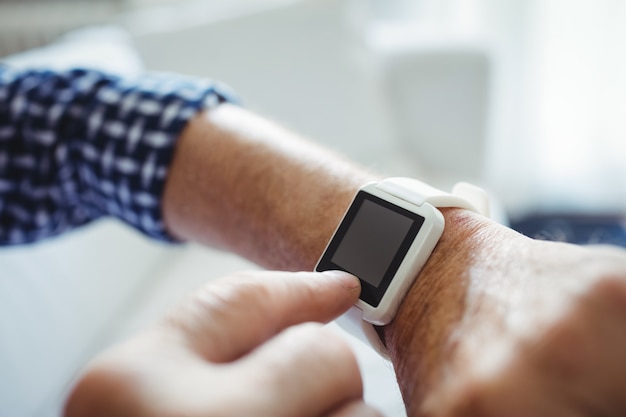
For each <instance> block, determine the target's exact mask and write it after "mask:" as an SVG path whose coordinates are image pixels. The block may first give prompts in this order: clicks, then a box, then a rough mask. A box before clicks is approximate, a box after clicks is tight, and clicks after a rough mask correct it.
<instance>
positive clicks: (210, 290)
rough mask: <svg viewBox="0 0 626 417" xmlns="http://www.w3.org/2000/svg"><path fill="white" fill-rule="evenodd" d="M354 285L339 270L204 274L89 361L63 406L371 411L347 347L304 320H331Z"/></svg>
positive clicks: (188, 412) (343, 415)
mask: <svg viewBox="0 0 626 417" xmlns="http://www.w3.org/2000/svg"><path fill="white" fill-rule="evenodd" d="M359 291H360V288H359V282H358V281H357V280H356V279H355V278H354V277H353V276H351V275H348V274H343V273H323V274H317V273H312V272H309V273H304V272H303V273H280V272H266V273H262V272H254V273H239V274H236V275H233V276H229V277H226V278H223V279H221V280H217V281H215V282H212V283H210V284H209V285H207V286H206V287H204V288H202V289H200V290H198V291H197V292H196V293H194V294H193V295H191V296H190V297H189V299H187V300H185V301H184V302H182V303H181V304H180V306H179V307H178V308H177V309H175V310H174V311H172V312H171V313H170V314H169V315H168V316H166V317H165V318H164V319H163V320H162V321H161V322H159V323H158V324H157V325H156V326H154V327H153V328H151V329H148V330H147V331H145V332H144V333H143V334H140V335H138V336H136V337H134V338H133V339H131V340H129V341H127V342H125V343H123V344H121V345H119V346H117V347H114V348H112V349H110V350H109V351H107V352H106V353H104V354H103V355H101V356H100V357H99V358H97V359H96V360H95V361H93V362H92V363H91V364H90V366H89V368H88V369H87V372H86V373H85V374H84V376H83V377H82V379H81V381H80V382H79V384H78V385H77V386H76V388H75V389H74V392H73V393H72V396H71V397H70V399H69V401H68V403H67V407H66V415H68V416H83V415H85V416H86V415H89V416H95V417H97V416H133V417H140V416H150V417H157V416H158V417H170V416H189V417H195V416H198V417H200V416H215V417H218V416H225V417H226V416H235V417H236V416H242V417H243V416H252V415H254V416H261V417H264V416H266V417H275V416H277V417H281V416H285V417H288V416H296V415H297V416H311V417H317V416H327V417H350V416H352V417H356V416H372V417H374V416H379V414H378V413H377V412H376V411H374V410H372V409H371V408H369V407H368V406H366V405H365V404H364V403H363V399H362V395H363V387H362V384H361V379H360V375H359V369H358V365H357V363H356V360H355V359H354V356H353V355H352V352H351V351H350V348H349V346H347V345H346V343H345V342H344V341H343V340H342V339H341V338H339V337H338V336H337V335H336V334H334V333H332V332H331V331H330V330H329V329H327V328H324V327H322V326H321V325H319V324H313V323H310V322H312V321H315V322H326V321H328V320H331V319H332V318H334V317H335V316H336V315H337V314H340V313H341V312H342V311H343V310H345V309H347V308H348V307H349V306H350V305H351V304H352V303H354V302H355V300H356V299H357V298H358V294H359ZM259 294H263V297H259ZM303 323H305V324H303Z"/></svg>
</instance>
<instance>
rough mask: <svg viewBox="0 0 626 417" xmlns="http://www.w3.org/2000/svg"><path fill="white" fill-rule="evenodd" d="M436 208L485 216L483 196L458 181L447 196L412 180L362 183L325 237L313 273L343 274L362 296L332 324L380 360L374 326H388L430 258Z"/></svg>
mask: <svg viewBox="0 0 626 417" xmlns="http://www.w3.org/2000/svg"><path fill="white" fill-rule="evenodd" d="M439 207H459V208H465V209H468V210H472V211H474V212H477V213H480V214H483V215H485V216H488V215H489V201H488V199H487V194H486V193H485V192H484V191H483V190H482V189H481V188H479V187H476V186H474V185H471V184H468V183H458V184H457V185H455V186H454V188H453V190H452V193H446V192H444V191H441V190H438V189H437V188H434V187H431V186H430V185H428V184H425V183H423V182H421V181H418V180H415V179H411V178H399V177H396V178H387V179H385V180H383V181H380V182H374V183H369V184H366V185H364V186H363V187H361V188H360V189H359V191H358V192H357V194H356V195H355V197H354V199H353V201H352V204H351V205H350V207H349V208H348V210H347V211H346V213H345V214H344V217H343V219H342V220H341V222H340V223H339V226H338V227H337V229H336V230H335V233H334V235H333V237H332V238H331V239H330V241H329V243H328V245H327V247H326V250H325V251H324V253H323V254H322V257H321V258H320V260H319V262H318V264H317V266H316V267H315V270H316V271H318V272H322V271H328V270H342V271H346V272H349V273H351V274H353V275H355V276H356V277H357V278H359V280H360V281H361V296H360V298H359V300H358V302H357V303H356V304H355V305H354V307H353V308H352V309H351V310H350V311H349V312H348V313H346V314H345V315H343V316H342V317H340V318H339V319H338V320H337V322H338V323H339V325H340V326H341V327H343V328H344V329H346V330H347V331H348V332H350V333H351V334H353V335H354V336H356V337H357V338H359V339H361V340H363V341H365V342H366V343H368V344H370V345H371V346H372V347H373V348H374V349H375V350H376V351H378V352H379V353H380V354H381V355H382V356H383V357H387V354H386V349H385V348H384V345H383V344H382V342H381V340H380V337H379V336H378V334H377V333H376V330H375V329H374V327H373V325H379V326H382V325H385V324H388V323H389V322H390V321H391V320H392V319H393V317H394V316H395V314H396V312H397V310H398V307H399V306H400V303H401V302H402V300H403V299H404V297H405V296H406V293H407V292H408V290H409V288H410V287H411V284H412V283H413V281H414V280H415V279H416V277H417V276H418V274H419V272H420V271H421V269H422V267H423V266H424V264H425V263H426V261H427V260H428V258H429V257H430V255H431V253H432V251H433V250H434V248H435V246H436V245H437V242H438V241H439V238H440V237H441V234H442V233H443V230H444V226H445V222H444V217H443V215H442V214H441V212H440V211H439V210H438V208H439Z"/></svg>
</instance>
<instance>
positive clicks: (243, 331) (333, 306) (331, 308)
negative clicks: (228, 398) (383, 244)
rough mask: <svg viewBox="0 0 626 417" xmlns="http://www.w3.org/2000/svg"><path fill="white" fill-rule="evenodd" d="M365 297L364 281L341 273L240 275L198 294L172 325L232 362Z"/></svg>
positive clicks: (198, 346) (199, 348)
mask: <svg viewBox="0 0 626 417" xmlns="http://www.w3.org/2000/svg"><path fill="white" fill-rule="evenodd" d="M359 293H360V284H359V281H358V279H357V278H355V277H354V276H352V275H350V274H347V273H344V272H339V271H327V272H321V273H319V272H295V273H294V272H246V273H239V274H237V275H235V276H230V277H227V278H226V279H221V280H219V281H214V282H212V283H210V284H208V285H206V286H205V287H203V288H202V289H201V290H199V291H197V292H196V293H194V295H193V296H192V297H191V298H190V299H189V300H188V301H187V302H185V303H183V304H182V305H181V308H179V309H178V310H177V311H175V312H174V313H173V314H171V315H170V316H168V318H167V319H166V324H168V325H173V327H174V328H175V329H177V330H178V331H179V332H181V333H182V335H183V337H184V338H185V339H186V341H187V343H188V344H189V345H190V346H191V348H192V349H194V350H195V351H196V352H198V353H199V354H200V355H202V356H203V357H204V358H206V359H207V360H210V361H212V362H229V361H232V360H235V359H237V358H239V357H240V356H242V355H244V354H246V353H247V352H249V351H251V350H252V349H254V348H255V347H257V346H258V345H260V344H261V343H263V342H265V341H266V340H268V339H269V338H271V337H272V336H274V335H275V334H277V333H279V332H280V331H282V330H283V329H285V328H287V327H289V326H292V325H296V324H300V323H304V322H309V321H316V322H328V321H330V320H332V319H334V318H336V317H337V316H339V315H340V314H342V313H343V312H345V311H346V310H347V309H348V308H350V306H352V305H353V304H354V303H355V302H356V301H357V299H358V297H359Z"/></svg>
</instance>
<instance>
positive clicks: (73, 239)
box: [0, 0, 626, 417]
mask: <svg viewBox="0 0 626 417" xmlns="http://www.w3.org/2000/svg"><path fill="white" fill-rule="evenodd" d="M625 22H626V2H623V1H621V0H593V1H592V0H385V1H380V0H58V1H56V0H47V1H44V0H19V1H17V0H15V1H8V0H0V61H4V62H7V63H9V64H11V65H15V66H51V67H56V68H63V67H70V66H77V65H80V66H91V67H97V68H102V69H106V70H109V71H113V72H118V73H120V74H136V73H139V72H141V71H145V70H150V71H167V72H180V73H185V74H191V75H197V76H202V77H210V78H215V79H219V80H221V81H223V82H225V83H227V84H229V85H230V86H231V87H232V88H233V89H234V90H235V91H236V92H237V93H238V94H239V95H240V96H241V97H242V99H243V101H244V104H245V105H246V106H247V107H249V108H251V109H253V110H254V111H256V112H258V113H260V114H262V115H265V116H267V117H269V118H271V119H274V120H277V121H278V122H280V123H282V124H284V125H286V126H288V127H289V128H291V129H293V130H295V131H297V132H300V133H302V134H303V135H305V136H308V137H310V138H312V139H314V140H317V141H319V142H322V143H324V144H326V145H328V146H331V147H333V148H335V149H337V150H339V151H340V152H342V153H344V154H345V155H347V156H348V157H350V158H352V159H354V160H357V161H359V162H360V163H362V164H364V165H366V166H369V167H372V168H373V169H375V170H378V171H380V172H382V173H385V174H388V175H410V176H417V177H419V178H422V179H424V180H426V181H429V182H431V183H433V184H435V185H437V186H440V187H444V188H448V187H450V186H451V184H452V183H454V182H456V181H459V180H466V181H473V182H475V183H478V184H480V185H482V186H484V187H486V188H487V189H488V190H489V191H490V193H491V195H492V196H493V199H494V201H495V208H496V216H497V219H498V220H499V221H502V222H505V223H507V224H509V225H511V226H512V227H514V228H516V229H518V230H520V231H522V232H524V233H526V234H528V235H530V236H533V237H539V238H545V239H555V240H566V241H572V242H577V243H600V242H602V243H611V244H617V245H625V244H626V243H625V242H626V239H625V237H624V226H625V225H626V221H625V217H624V215H625V213H626V144H625V141H624V136H625V134H626V78H625V77H624V74H626V49H625V48H624V47H623V45H624V42H625V41H626V24H625ZM242 268H254V266H253V265H250V264H248V263H247V262H245V261H243V260H241V259H239V258H236V257H234V256H232V255H229V254H224V253H220V252H216V251H212V250H210V249H206V248H200V247H197V246H194V245H187V246H184V247H176V248H172V247H165V246H162V245H159V244H155V243H153V242H149V241H147V240H145V239H144V238H143V237H141V236H139V235H137V234H136V233H135V232H133V231H130V230H128V229H126V228H124V227H123V226H121V225H120V224H118V223H116V222H115V221H113V220H106V221H101V222H98V223H96V224H93V225H90V226H88V227H85V228H83V229H81V230H79V231H77V232H75V233H71V234H69V235H67V236H64V237H62V238H59V239H54V240H51V241H48V242H42V243H41V244H37V245H34V246H30V247H24V248H11V249H3V250H1V251H0V415H2V416H5V415H6V416H55V415H58V413H59V410H60V406H61V404H62V400H63V397H64V395H65V393H66V390H67V388H68V386H69V384H70V383H71V381H72V378H74V376H75V373H76V371H77V370H78V369H79V368H80V366H82V365H83V364H84V363H85V362H86V361H87V360H88V359H89V358H90V357H93V355H95V354H96V353H97V352H98V351H100V350H101V349H102V348H103V347H105V346H108V345H109V344H111V343H113V342H115V341H116V340H119V339H120V338H124V337H126V336H128V335H129V334H132V333H133V332H136V331H137V330H138V329H141V328H142V327H144V326H146V325H147V324H149V323H150V322H152V321H153V320H154V319H155V318H156V317H158V316H159V315H160V314H162V312H163V311H165V310H166V309H167V308H168V307H169V306H170V305H172V304H173V303H174V302H175V301H176V300H178V299H179V298H180V297H181V296H182V295H183V294H184V293H186V292H187V291H189V290H190V289H193V288H195V287H197V286H199V285H201V284H202V283H204V282H206V281H207V280H208V279H211V278H213V277H217V276H220V275H223V274H227V273H229V272H232V271H234V270H238V269H242ZM338 331H339V330H338ZM346 337H348V336H346ZM351 343H353V345H354V346H355V350H356V351H357V354H358V357H359V360H360V363H361V365H362V368H363V372H364V375H365V390H366V391H365V395H366V398H367V399H368V401H370V402H371V403H373V404H374V405H376V406H378V407H379V408H381V410H383V411H384V412H385V415H387V416H393V417H395V416H403V415H404V411H403V408H402V403H401V400H400V396H399V393H398V391H397V388H396V386H395V383H394V379H393V371H392V369H391V367H390V365H389V364H387V363H385V362H383V361H382V360H380V359H378V358H377V357H376V356H375V355H373V354H372V353H371V352H369V351H368V350H367V349H363V348H362V346H360V345H359V344H358V342H356V341H352V340H351Z"/></svg>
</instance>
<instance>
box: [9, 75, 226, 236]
mask: <svg viewBox="0 0 626 417" xmlns="http://www.w3.org/2000/svg"><path fill="white" fill-rule="evenodd" d="M224 101H232V99H231V97H230V94H229V92H228V90H227V89H225V88H223V87H221V86H219V85H217V84H215V83H211V82H208V81H204V80H197V79H192V78H185V77H180V76H174V75H170V74H146V75H144V76H142V77H140V78H133V79H124V78H120V77H117V76H112V75H108V74H104V73H101V72H98V71H94V70H85V69H76V70H70V71H65V72H53V71H47V70H28V71H19V70H14V69H10V68H8V67H3V66H1V65H0V245H14V244H24V243H31V242H35V241H37V240H40V239H42V238H46V237H50V236H54V235H58V234H60V233H62V232H64V231H66V230H68V229H71V228H73V227H76V226H79V225H82V224H85V223H88V222H90V221H92V220H94V219H97V218H99V217H103V216H114V217H117V218H119V219H121V220H123V221H125V222H126V223H128V224H130V225H132V226H133V227H135V228H137V229H138V230H140V231H141V232H143V233H145V234H147V235H148V236H150V237H152V238H156V239H160V240H165V241H172V240H173V239H172V238H171V237H170V236H169V235H168V234H167V232H166V230H165V227H164V224H163V221H162V213H161V205H160V200H161V195H162V193H163V188H164V184H165V179H166V176H167V172H168V167H169V165H170V162H171V160H172V157H173V153H174V147H175V145H176V139H177V138H178V136H179V134H180V133H181V131H182V130H183V128H184V127H185V125H186V123H187V122H188V121H189V119H190V118H192V117H193V116H194V115H195V114H196V113H197V112H198V111H199V110H200V109H202V108H210V107H213V106H216V105H218V104H219V103H222V102H224Z"/></svg>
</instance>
